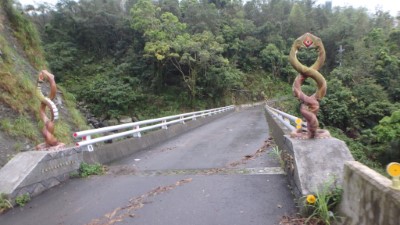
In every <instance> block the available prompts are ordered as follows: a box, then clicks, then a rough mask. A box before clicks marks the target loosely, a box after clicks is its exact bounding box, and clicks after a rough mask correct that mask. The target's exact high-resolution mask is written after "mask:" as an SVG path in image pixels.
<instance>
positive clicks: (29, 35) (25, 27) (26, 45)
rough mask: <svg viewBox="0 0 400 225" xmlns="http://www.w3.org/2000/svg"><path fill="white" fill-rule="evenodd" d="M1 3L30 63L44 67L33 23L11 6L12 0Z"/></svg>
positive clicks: (40, 47) (38, 39)
mask: <svg viewBox="0 0 400 225" xmlns="http://www.w3.org/2000/svg"><path fill="white" fill-rule="evenodd" d="M1 4H2V8H4V9H5V11H6V13H7V17H8V19H9V20H10V22H11V24H12V27H13V29H14V30H15V36H16V37H17V38H18V40H19V43H20V44H22V47H23V49H24V51H25V53H26V55H27V56H28V59H29V61H30V63H31V64H32V65H33V66H34V67H35V68H36V69H38V70H39V69H43V68H45V67H46V62H45V60H44V57H43V49H42V46H41V41H40V36H39V34H38V32H37V30H36V28H35V26H34V24H33V23H32V22H31V21H30V20H29V19H27V18H26V17H25V15H24V14H23V13H22V12H20V11H19V10H17V9H15V8H14V7H13V5H12V4H13V0H4V1H2V3H1Z"/></svg>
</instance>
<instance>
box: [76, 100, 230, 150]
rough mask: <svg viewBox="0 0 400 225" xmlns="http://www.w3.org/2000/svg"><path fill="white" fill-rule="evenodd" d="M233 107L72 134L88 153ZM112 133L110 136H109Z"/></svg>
mask: <svg viewBox="0 0 400 225" xmlns="http://www.w3.org/2000/svg"><path fill="white" fill-rule="evenodd" d="M234 108H235V106H234V105H230V106H225V107H221V108H215V109H208V110H203V111H197V112H191V113H184V114H179V115H174V116H167V117H162V118H157V119H149V120H143V121H139V122H133V123H126V124H120V125H115V126H108V127H102V128H98V129H91V130H84V131H78V132H75V133H73V135H72V136H73V137H74V138H82V140H81V141H77V142H76V146H88V151H93V146H92V145H93V144H95V143H98V142H104V141H108V140H112V139H116V138H122V137H126V136H129V135H132V136H133V137H141V136H142V135H141V132H143V131H148V130H154V129H157V128H161V129H168V126H169V125H172V124H176V123H183V124H184V123H185V121H187V120H196V118H198V117H206V116H211V115H214V114H218V113H221V112H225V111H229V110H232V109H234ZM110 132H112V134H109V133H110ZM95 134H96V135H101V134H106V135H103V136H100V137H96V138H92V135H95Z"/></svg>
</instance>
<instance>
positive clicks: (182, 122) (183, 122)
mask: <svg viewBox="0 0 400 225" xmlns="http://www.w3.org/2000/svg"><path fill="white" fill-rule="evenodd" d="M179 118H180V119H181V120H182V121H181V124H185V121H184V120H183V116H181V117H179Z"/></svg>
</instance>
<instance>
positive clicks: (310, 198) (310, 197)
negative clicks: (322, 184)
mask: <svg viewBox="0 0 400 225" xmlns="http://www.w3.org/2000/svg"><path fill="white" fill-rule="evenodd" d="M306 200H307V203H308V204H314V203H315V201H317V198H315V196H314V195H307V198H306Z"/></svg>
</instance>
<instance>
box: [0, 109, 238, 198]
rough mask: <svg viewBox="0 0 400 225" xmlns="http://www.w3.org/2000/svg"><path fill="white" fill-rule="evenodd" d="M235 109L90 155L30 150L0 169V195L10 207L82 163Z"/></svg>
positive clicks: (107, 158)
mask: <svg viewBox="0 0 400 225" xmlns="http://www.w3.org/2000/svg"><path fill="white" fill-rule="evenodd" d="M232 112H234V110H230V111H227V112H222V113H219V114H216V115H212V116H207V117H205V118H197V120H192V121H187V122H186V123H185V124H175V125H172V126H170V127H168V129H167V130H156V131H151V132H149V133H147V134H145V135H143V136H142V137H141V138H127V139H125V140H122V141H118V142H115V143H113V144H103V145H99V146H97V147H96V146H95V147H94V148H95V149H94V151H93V152H88V151H86V149H87V148H86V147H85V146H84V147H80V148H75V147H71V148H66V149H62V150H57V151H29V152H23V153H19V154H18V155H16V156H15V157H14V158H13V159H11V160H10V161H9V162H8V163H7V164H6V165H5V166H4V167H2V168H1V169H0V193H4V194H6V195H7V196H8V197H9V198H10V199H11V201H12V202H13V204H15V202H14V200H15V198H16V197H17V196H20V195H23V194H29V195H30V196H36V195H38V194H40V193H42V192H43V191H45V190H47V189H49V188H51V187H54V186H56V185H58V184H60V183H61V182H64V181H65V180H67V179H68V178H69V176H70V174H71V173H72V172H77V170H78V169H79V166H80V164H81V163H82V162H86V163H94V162H99V163H102V164H106V163H109V162H111V161H114V160H117V159H121V158H123V157H126V156H128V155H131V154H133V153H135V152H137V151H139V150H142V149H145V148H148V147H150V146H153V145H156V144H158V143H161V142H164V141H166V140H168V139H169V138H172V137H175V136H177V135H180V134H183V133H185V132H188V131H189V130H191V129H195V128H197V127H199V126H202V125H204V124H206V123H209V122H211V121H213V120H216V119H218V118H220V117H223V116H226V115H228V114H230V113H232Z"/></svg>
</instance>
